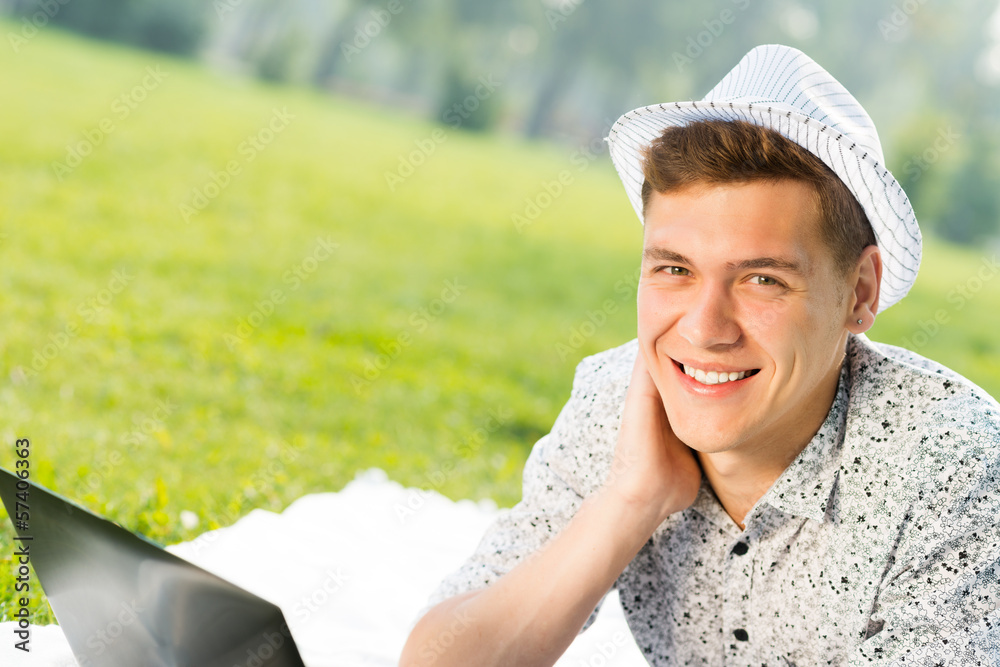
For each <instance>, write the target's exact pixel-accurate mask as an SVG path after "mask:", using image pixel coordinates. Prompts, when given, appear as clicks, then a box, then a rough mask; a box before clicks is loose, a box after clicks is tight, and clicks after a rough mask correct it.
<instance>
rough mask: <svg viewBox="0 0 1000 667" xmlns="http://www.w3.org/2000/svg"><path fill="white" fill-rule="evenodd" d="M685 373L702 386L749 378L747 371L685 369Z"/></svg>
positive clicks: (687, 367)
mask: <svg viewBox="0 0 1000 667" xmlns="http://www.w3.org/2000/svg"><path fill="white" fill-rule="evenodd" d="M684 373H685V374H686V375H689V376H691V377H693V378H694V379H695V380H697V381H698V382H700V383H702V384H722V383H723V382H735V381H736V380H742V379H743V378H745V377H746V376H747V372H746V371H729V372H728V373H727V372H726V371H703V370H701V369H700V368H691V367H690V366H685V367H684Z"/></svg>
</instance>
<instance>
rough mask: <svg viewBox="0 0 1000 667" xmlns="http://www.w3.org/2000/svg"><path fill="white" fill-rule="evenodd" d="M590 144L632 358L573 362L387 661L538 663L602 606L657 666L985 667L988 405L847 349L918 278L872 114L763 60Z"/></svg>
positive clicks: (989, 551)
mask: <svg viewBox="0 0 1000 667" xmlns="http://www.w3.org/2000/svg"><path fill="white" fill-rule="evenodd" d="M609 141H610V144H611V155H612V159H613V160H614V162H615V166H616V168H617V169H618V172H619V175H620V176H621V177H622V182H623V183H624V185H625V188H626V191H627V192H628V194H629V198H630V200H631V202H632V204H633V206H634V207H635V209H636V212H637V213H638V214H639V217H640V219H641V220H643V221H644V225H645V228H644V234H643V254H642V265H641V266H642V272H641V280H640V283H639V290H638V338H637V340H636V341H633V342H631V343H628V344H626V345H624V346H622V347H620V348H617V349H613V350H609V351H607V352H604V353H602V354H599V355H596V356H594V357H591V358H589V359H585V360H584V361H583V362H582V363H581V364H580V366H579V368H578V369H577V376H576V379H575V381H574V386H573V392H572V396H571V397H570V400H569V402H568V403H567V405H566V407H565V408H564V409H563V411H562V413H561V414H560V415H559V417H558V419H557V420H556V423H555V425H554V426H553V429H552V432H551V433H550V434H549V435H548V436H546V437H544V438H542V439H541V440H540V441H539V442H538V443H537V444H536V445H535V448H534V449H533V451H532V453H531V456H530V457H529V460H528V462H527V464H526V466H525V471H524V497H523V499H522V501H521V502H520V503H519V504H518V505H517V506H516V507H514V508H513V509H512V510H511V511H510V512H509V513H507V514H506V515H504V516H502V517H501V518H500V519H498V521H497V523H496V524H495V525H494V526H493V527H492V528H491V529H490V531H489V532H488V533H487V535H486V536H485V537H484V538H483V541H482V543H481V544H480V546H479V548H478V550H477V551H476V553H475V554H474V555H473V556H472V557H471V558H470V560H469V561H468V562H467V563H466V564H465V565H464V566H463V567H462V568H461V569H460V570H459V571H457V572H456V573H454V574H453V575H451V576H450V577H449V578H448V579H446V580H445V582H443V583H442V585H441V587H440V589H439V590H438V591H437V593H436V594H435V597H434V601H435V602H436V603H437V604H436V606H434V607H432V608H431V609H430V610H429V611H428V612H427V613H426V614H425V615H424V616H423V617H422V618H421V620H420V621H419V622H418V623H417V625H416V626H415V628H414V630H413V632H412V634H411V636H410V639H409V642H408V643H407V647H406V649H405V650H404V653H403V657H402V660H401V663H400V664H401V665H403V666H404V667H410V666H415V665H438V666H442V665H463V666H466V665H516V666H518V667H524V666H527V665H551V664H553V663H554V662H555V661H556V660H557V658H558V657H559V655H560V654H561V653H562V652H563V651H564V650H565V649H566V647H567V646H568V645H569V644H570V642H571V641H572V640H573V638H574V637H575V636H576V634H577V633H578V632H580V631H581V630H582V629H583V628H585V627H586V626H587V625H588V624H589V620H588V619H592V613H594V612H595V607H597V606H599V604H600V602H601V600H602V599H603V596H604V595H605V594H606V593H607V592H608V590H609V589H610V588H612V587H616V588H617V589H618V591H619V596H620V599H621V602H622V606H623V608H624V610H625V614H626V617H627V619H628V622H629V626H630V628H631V630H632V633H633V635H634V636H635V639H636V642H637V643H638V645H639V648H640V649H641V650H642V651H643V653H644V654H645V656H646V658H647V660H648V661H649V663H650V664H651V665H655V666H660V665H687V664H699V665H751V664H753V665H756V664H768V665H779V664H780V665H787V664H796V665H819V664H836V665H845V664H846V665H870V664H901V665H902V664H905V665H909V664H918V665H924V664H927V665H931V664H956V665H976V664H982V665H985V664H991V665H993V664H997V663H998V661H1000V611H998V609H997V607H998V604H1000V518H998V517H1000V406H998V405H997V403H996V401H994V400H993V399H992V398H990V397H989V396H988V395H987V394H986V393H985V392H983V391H982V390H981V389H979V388H978V387H976V386H975V385H973V384H972V383H971V382H969V381H968V380H966V379H964V378H962V377H961V376H959V375H957V374H956V373H954V372H952V371H950V370H948V369H946V368H944V367H942V366H940V365H938V364H936V363H934V362H932V361H929V360H927V359H924V358H923V357H920V356H918V355H916V354H914V353H912V352H908V351H906V350H902V349H900V348H895V347H890V346H886V345H879V344H875V343H872V342H870V341H868V340H867V339H866V338H865V337H864V335H863V334H864V332H865V331H866V330H867V329H869V328H870V327H871V326H872V323H873V321H874V319H875V317H876V315H877V313H878V312H880V311H881V310H884V309H885V308H887V307H889V306H890V305H892V304H893V303H895V302H896V301H898V300H899V299H901V298H902V297H903V296H904V295H905V294H906V292H907V291H908V290H909V288H910V286H911V285H912V283H913V280H914V278H915V275H916V270H917V267H918V265H919V259H920V233H919V230H918V228H917V225H916V220H915V218H914V216H913V212H912V210H911V208H910V205H909V202H908V200H907V199H906V196H905V194H904V193H903V192H902V189H901V188H900V187H899V185H898V183H897V182H896V181H895V179H894V178H893V177H892V175H891V174H890V173H889V172H888V171H887V170H886V169H885V167H884V166H883V164H884V161H883V157H882V152H881V146H880V145H879V142H878V136H877V134H876V133H875V129H874V127H873V125H872V123H871V120H870V119H869V117H868V115H867V114H866V113H865V112H864V110H863V109H862V108H861V107H860V105H858V103H857V101H856V100H854V98H853V97H851V96H850V94H849V93H848V92H847V91H846V90H845V89H844V88H843V87H842V86H841V85H840V84H839V83H838V82H837V81H836V80H834V79H833V78H832V77H831V76H830V75H829V74H828V73H826V72H825V71H824V70H822V69H821V68H820V67H819V66H818V65H816V63H814V62H813V61H811V60H810V59H809V58H808V57H806V56H805V55H804V54H802V53H801V52H799V51H796V50H794V49H790V48H787V47H782V46H765V47H758V48H756V49H754V50H753V51H751V52H750V53H749V54H748V55H747V56H746V57H745V58H744V59H743V60H742V61H741V62H740V63H739V65H737V67H736V68H735V69H734V70H733V71H732V72H730V73H729V74H728V75H727V76H726V77H725V78H724V79H723V81H722V82H721V83H720V84H719V85H718V86H717V87H716V88H715V89H713V90H712V92H710V93H709V95H708V96H707V97H706V98H705V100H702V101H701V102H688V103H676V104H669V105H657V106H653V107H645V108H642V109H637V110H635V111H633V112H630V113H628V114H626V115H625V116H623V117H622V118H621V119H619V121H618V123H616V125H615V127H614V128H613V129H612V132H611V136H610V137H609ZM445 636H447V640H448V641H446V642H445V641H441V639H442V638H443V637H445Z"/></svg>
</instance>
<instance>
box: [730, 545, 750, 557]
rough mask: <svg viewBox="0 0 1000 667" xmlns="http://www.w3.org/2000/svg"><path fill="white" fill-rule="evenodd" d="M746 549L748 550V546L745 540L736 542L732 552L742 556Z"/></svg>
mask: <svg viewBox="0 0 1000 667" xmlns="http://www.w3.org/2000/svg"><path fill="white" fill-rule="evenodd" d="M748 551H750V547H749V546H747V543H746V542H737V543H736V546H735V547H733V553H734V554H736V555H737V556H742V555H743V554H745V553H746V552H748Z"/></svg>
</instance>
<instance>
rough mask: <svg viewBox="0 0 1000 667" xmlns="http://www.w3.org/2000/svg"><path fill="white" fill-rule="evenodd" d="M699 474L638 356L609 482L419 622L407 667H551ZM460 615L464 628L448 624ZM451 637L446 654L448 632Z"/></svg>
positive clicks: (687, 498) (689, 495)
mask: <svg viewBox="0 0 1000 667" xmlns="http://www.w3.org/2000/svg"><path fill="white" fill-rule="evenodd" d="M700 485H701V468H700V467H699V466H698V462H697V461H696V460H695V457H694V454H693V453H692V451H691V450H690V449H688V447H687V445H685V444H684V443H682V442H681V441H680V440H678V439H677V437H676V436H675V435H674V433H673V431H672V430H671V429H670V424H668V423H667V415H666V412H665V411H664V410H663V403H662V401H661V400H660V394H659V392H657V390H656V387H655V386H654V385H653V380H652V378H650V376H649V372H648V371H647V370H646V365H645V363H643V358H642V355H641V353H640V356H639V358H638V359H637V360H636V363H635V368H634V369H633V372H632V382H631V384H630V385H629V390H628V394H627V396H626V398H625V413H624V415H623V418H622V427H621V431H620V433H619V436H618V445H617V447H616V448H615V456H614V463H613V464H612V469H611V472H610V473H609V474H608V478H607V480H606V481H605V483H604V484H603V486H601V488H600V489H599V490H598V492H597V493H594V494H592V495H590V496H589V497H588V498H587V499H586V500H584V501H583V503H582V504H581V506H580V509H579V510H578V511H577V513H576V514H575V516H574V517H573V519H572V520H571V521H570V522H569V523H568V524H567V525H566V527H565V528H564V529H563V530H562V531H561V532H560V533H559V534H558V535H557V536H556V537H554V538H552V539H551V540H550V541H549V542H548V543H547V544H546V545H545V546H544V547H542V548H541V549H539V550H538V551H537V552H535V553H534V554H532V555H531V556H530V557H528V558H526V559H525V560H523V561H522V562H521V563H520V564H518V565H517V567H515V568H514V569H512V570H511V571H510V572H508V573H507V574H505V575H503V576H502V577H500V579H498V580H497V581H495V582H494V583H493V584H491V585H490V586H487V587H486V588H484V589H480V590H477V591H472V592H470V593H465V594H463V595H459V596H457V597H454V598H451V599H448V600H445V601H444V602H442V603H440V604H439V605H437V606H436V607H434V608H433V609H431V610H430V611H428V612H427V614H426V615H425V616H424V617H423V618H422V619H421V620H420V621H419V622H418V623H417V624H416V626H415V627H414V629H413V632H412V633H411V634H410V638H409V639H408V640H407V643H406V647H405V648H404V649H403V655H402V657H401V658H400V665H402V667H453V666H454V667H466V666H467V665H477V666H478V667H486V666H496V667H548V666H551V665H552V664H553V663H555V662H556V660H557V659H558V658H559V656H560V655H562V653H563V652H564V651H565V650H566V647H568V646H569V645H570V643H571V642H572V641H573V638H574V637H576V635H577V633H578V632H579V631H580V628H581V627H583V624H584V622H585V621H586V620H587V617H588V616H590V614H591V612H592V611H593V610H594V607H595V606H596V605H597V604H598V603H599V602H600V601H601V598H603V597H604V595H605V594H606V593H607V592H608V589H609V588H610V587H611V586H612V585H613V584H614V582H615V579H617V577H618V576H619V575H620V574H621V573H622V570H624V569H625V567H626V566H627V565H628V564H629V563H630V562H631V561H632V559H633V558H635V555H636V554H637V553H638V552H639V550H640V549H641V548H642V547H643V545H644V544H645V543H646V542H647V541H648V540H649V537H650V535H652V534H653V532H654V531H655V530H656V528H657V526H659V525H660V524H661V523H662V522H663V520H664V519H665V518H666V517H667V516H669V515H670V514H673V513H674V512H679V511H680V510H682V509H684V508H686V507H688V506H689V505H690V504H691V503H693V502H694V499H695V497H696V496H697V495H698V488H699V486H700ZM459 618H460V619H462V623H463V624H464V625H463V631H462V632H461V633H455V632H452V631H451V630H450V628H451V627H452V626H453V625H454V624H455V622H456V619H459ZM445 635H447V636H448V637H449V642H450V643H449V645H448V646H447V649H446V650H440V649H439V648H438V647H439V645H440V644H441V642H440V641H439V640H440V638H441V637H442V636H445Z"/></svg>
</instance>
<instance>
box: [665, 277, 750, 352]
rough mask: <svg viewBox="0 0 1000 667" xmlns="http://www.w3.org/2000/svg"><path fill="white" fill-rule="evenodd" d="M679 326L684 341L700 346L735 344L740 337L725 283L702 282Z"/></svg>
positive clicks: (693, 294) (678, 322)
mask: <svg viewBox="0 0 1000 667" xmlns="http://www.w3.org/2000/svg"><path fill="white" fill-rule="evenodd" d="M676 326H677V332H678V333H679V334H680V335H681V337H682V338H683V339H684V340H686V341H687V342H688V343H689V344H690V345H691V346H692V347H697V348H701V349H707V348H712V347H718V346H720V345H732V344H734V343H736V342H737V341H738V340H739V339H740V336H741V332H740V327H739V325H738V324H737V322H736V319H735V317H734V316H733V304H732V300H731V297H730V295H729V294H728V293H727V291H726V289H725V288H724V287H723V286H722V285H718V286H714V287H713V286H712V285H709V284H703V285H702V286H701V287H700V288H699V289H697V290H695V291H694V292H693V293H692V294H691V295H690V298H689V299H688V300H687V302H686V303H685V304H684V313H683V314H682V315H681V317H680V318H679V319H678V320H677V325H676Z"/></svg>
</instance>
